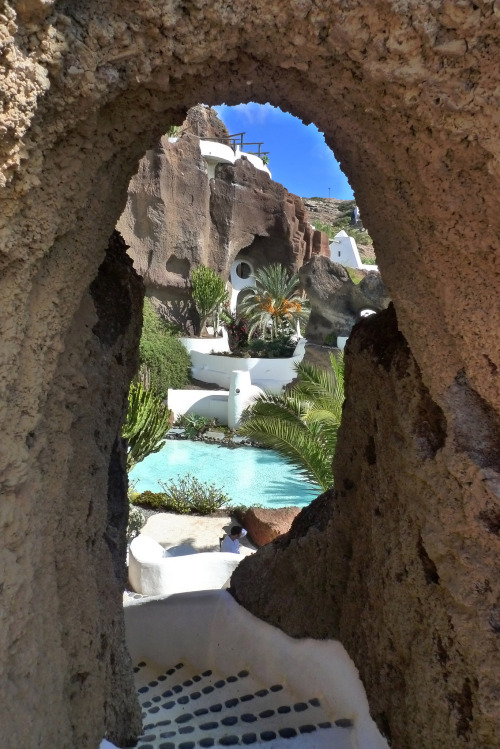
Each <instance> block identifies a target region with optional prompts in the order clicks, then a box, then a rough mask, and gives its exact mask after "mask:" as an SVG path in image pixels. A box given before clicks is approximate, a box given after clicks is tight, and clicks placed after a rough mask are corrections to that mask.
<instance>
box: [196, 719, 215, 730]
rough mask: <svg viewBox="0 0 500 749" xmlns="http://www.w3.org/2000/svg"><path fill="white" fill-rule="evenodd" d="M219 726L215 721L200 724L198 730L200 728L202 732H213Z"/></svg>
mask: <svg viewBox="0 0 500 749" xmlns="http://www.w3.org/2000/svg"><path fill="white" fill-rule="evenodd" d="M218 725H219V724H218V723H216V722H215V721H211V722H210V723H200V725H199V726H198V728H200V729H201V730H202V731H213V730H214V728H217V726H218Z"/></svg>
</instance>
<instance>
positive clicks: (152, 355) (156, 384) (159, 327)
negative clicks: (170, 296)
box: [139, 299, 191, 399]
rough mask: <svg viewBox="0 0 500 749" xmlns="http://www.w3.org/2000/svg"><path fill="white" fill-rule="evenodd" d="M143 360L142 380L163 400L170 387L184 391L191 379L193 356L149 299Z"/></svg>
mask: <svg viewBox="0 0 500 749" xmlns="http://www.w3.org/2000/svg"><path fill="white" fill-rule="evenodd" d="M139 361H140V369H139V379H140V381H141V382H142V384H143V385H144V387H145V388H146V389H151V390H152V391H153V393H154V394H155V395H156V396H158V397H159V398H161V399H164V398H166V397H167V391H168V388H179V389H182V388H183V387H184V386H185V385H186V384H187V382H188V380H189V371H190V367H191V360H190V358H189V354H188V353H187V351H186V349H185V348H184V346H183V345H182V343H181V342H180V341H179V340H178V338H177V337H176V332H175V330H174V328H173V327H172V326H171V325H169V324H168V323H166V322H165V321H164V320H162V318H161V317H160V316H159V314H158V313H157V312H156V310H155V308H154V307H153V304H152V303H151V301H150V300H149V299H145V300H144V308H143V323H142V335H141V340H140V343H139Z"/></svg>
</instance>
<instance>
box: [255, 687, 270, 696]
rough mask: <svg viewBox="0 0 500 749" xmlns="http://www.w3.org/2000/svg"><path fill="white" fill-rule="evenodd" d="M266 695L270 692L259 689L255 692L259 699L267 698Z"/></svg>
mask: <svg viewBox="0 0 500 749" xmlns="http://www.w3.org/2000/svg"><path fill="white" fill-rule="evenodd" d="M266 694H269V690H268V689H259V691H258V692H255V695H256V696H257V697H265V696H266Z"/></svg>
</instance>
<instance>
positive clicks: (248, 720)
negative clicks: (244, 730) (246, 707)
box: [241, 713, 257, 723]
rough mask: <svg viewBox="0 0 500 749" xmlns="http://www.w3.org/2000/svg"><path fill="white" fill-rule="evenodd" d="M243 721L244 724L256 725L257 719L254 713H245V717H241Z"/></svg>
mask: <svg viewBox="0 0 500 749" xmlns="http://www.w3.org/2000/svg"><path fill="white" fill-rule="evenodd" d="M241 720H242V721H243V722H244V723H255V721H256V720H257V718H256V717H255V715H253V714H252V713H243V715H242V716H241Z"/></svg>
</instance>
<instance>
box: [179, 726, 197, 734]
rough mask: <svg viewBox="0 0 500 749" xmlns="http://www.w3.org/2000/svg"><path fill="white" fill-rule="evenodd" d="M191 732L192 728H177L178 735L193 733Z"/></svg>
mask: <svg viewBox="0 0 500 749" xmlns="http://www.w3.org/2000/svg"><path fill="white" fill-rule="evenodd" d="M193 731H194V727H193V726H182V727H181V728H179V733H193Z"/></svg>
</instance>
